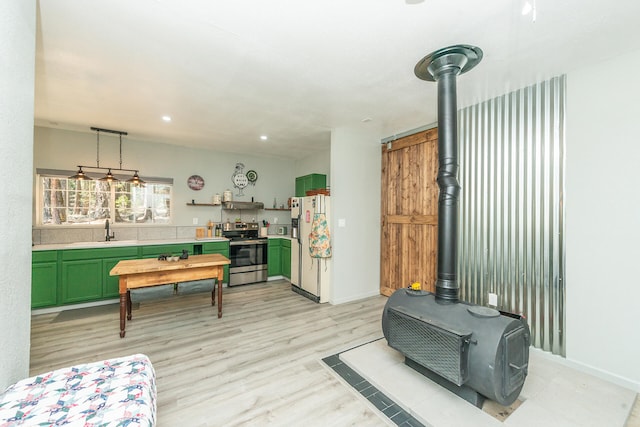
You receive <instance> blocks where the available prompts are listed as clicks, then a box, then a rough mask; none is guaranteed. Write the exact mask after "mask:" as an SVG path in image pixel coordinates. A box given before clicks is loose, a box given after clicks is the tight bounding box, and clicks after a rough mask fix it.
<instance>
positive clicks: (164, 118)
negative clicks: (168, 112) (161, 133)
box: [162, 116, 171, 123]
mask: <svg viewBox="0 0 640 427" xmlns="http://www.w3.org/2000/svg"><path fill="white" fill-rule="evenodd" d="M162 121H163V122H166V123H169V122H170V121H171V117H170V116H162Z"/></svg>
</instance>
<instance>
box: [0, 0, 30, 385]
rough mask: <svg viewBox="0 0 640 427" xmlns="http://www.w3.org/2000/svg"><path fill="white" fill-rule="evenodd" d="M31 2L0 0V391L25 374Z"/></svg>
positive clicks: (27, 343) (27, 323) (26, 352)
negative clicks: (0, 0) (0, 188)
mask: <svg viewBox="0 0 640 427" xmlns="http://www.w3.org/2000/svg"><path fill="white" fill-rule="evenodd" d="M35 35H36V2H35V1H34V0H30V1H29V0H15V1H2V2H0V58H1V59H0V62H2V66H0V94H1V95H0V163H1V164H2V167H0V180H1V181H2V182H3V183H4V185H3V189H2V192H0V241H1V242H2V245H0V259H2V260H3V262H2V263H1V264H0V265H1V266H0V295H2V298H0V325H1V328H0V329H1V332H0V334H1V335H0V342H2V345H3V347H2V351H0V390H4V388H5V387H6V386H8V385H9V384H11V383H13V382H15V381H17V380H18V379H20V378H23V377H26V376H27V375H28V373H29V350H30V341H29V340H30V332H31V331H30V328H31V312H30V309H29V308H30V305H31V244H30V241H29V239H28V237H27V236H29V235H30V234H31V215H30V212H31V164H32V162H33V158H32V149H33V96H34V95H33V94H34V73H35V62H34V58H35V45H36V41H35Z"/></svg>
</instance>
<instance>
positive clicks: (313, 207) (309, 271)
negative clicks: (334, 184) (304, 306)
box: [291, 195, 331, 303]
mask: <svg viewBox="0 0 640 427" xmlns="http://www.w3.org/2000/svg"><path fill="white" fill-rule="evenodd" d="M330 210H331V197H329V196H324V195H317V196H308V197H294V198H293V199H292V200H291V224H292V231H291V235H292V236H293V237H294V238H292V240H291V285H292V286H291V289H293V290H294V291H295V292H297V293H299V294H301V295H304V296H305V297H307V298H309V299H311V300H313V301H316V302H319V303H323V302H327V301H329V297H330V295H329V292H330V283H331V282H330V280H331V257H330V255H329V256H327V255H328V254H327V253H326V251H325V253H324V254H323V256H322V257H319V258H318V257H317V256H318V254H317V251H314V255H315V256H312V255H311V251H310V247H311V246H312V244H311V241H312V240H314V233H317V228H318V227H317V224H318V218H323V219H324V221H325V222H324V226H326V229H327V230H326V231H327V232H328V230H329V229H330V226H331V216H330V215H329V212H330ZM314 220H315V221H314ZM295 236H297V239H296V238H295ZM326 237H328V242H330V241H331V240H330V236H326ZM312 249H313V248H312Z"/></svg>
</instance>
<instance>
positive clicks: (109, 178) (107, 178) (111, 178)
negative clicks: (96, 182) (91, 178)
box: [100, 169, 116, 182]
mask: <svg viewBox="0 0 640 427" xmlns="http://www.w3.org/2000/svg"><path fill="white" fill-rule="evenodd" d="M100 181H106V182H112V181H116V178H115V177H114V176H113V174H112V173H111V169H109V172H107V174H106V175H105V176H103V177H102V178H100Z"/></svg>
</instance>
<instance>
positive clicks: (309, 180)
mask: <svg viewBox="0 0 640 427" xmlns="http://www.w3.org/2000/svg"><path fill="white" fill-rule="evenodd" d="M319 188H327V176H326V175H323V174H319V173H312V174H309V175H304V176H299V177H297V178H296V197H304V196H306V195H307V190H317V189H319Z"/></svg>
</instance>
